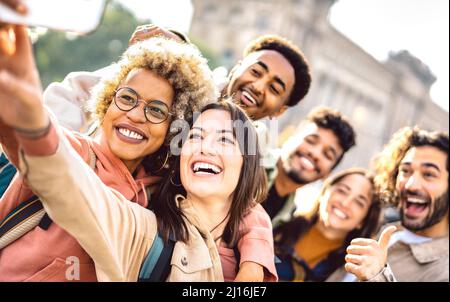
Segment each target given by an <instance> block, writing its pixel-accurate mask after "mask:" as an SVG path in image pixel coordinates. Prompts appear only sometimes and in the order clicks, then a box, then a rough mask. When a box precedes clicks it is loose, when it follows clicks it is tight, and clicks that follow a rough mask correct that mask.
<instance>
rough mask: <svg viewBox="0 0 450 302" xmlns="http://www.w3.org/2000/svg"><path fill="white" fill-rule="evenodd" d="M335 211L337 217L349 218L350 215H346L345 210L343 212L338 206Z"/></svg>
mask: <svg viewBox="0 0 450 302" xmlns="http://www.w3.org/2000/svg"><path fill="white" fill-rule="evenodd" d="M333 212H334V214H335V215H336V216H337V217H339V218H341V219H347V218H348V216H347V215H345V213H344V212H342V211H341V210H339V209H337V208H334V209H333Z"/></svg>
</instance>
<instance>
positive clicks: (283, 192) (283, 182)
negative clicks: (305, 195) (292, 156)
mask: <svg viewBox="0 0 450 302" xmlns="http://www.w3.org/2000/svg"><path fill="white" fill-rule="evenodd" d="M277 168H278V174H277V176H276V178H275V181H274V185H275V189H277V193H278V195H280V196H281V197H285V196H287V195H289V194H291V193H293V192H295V191H296V190H297V189H299V188H301V187H303V186H304V184H298V183H296V182H294V181H293V180H292V179H290V178H289V176H287V174H286V172H285V171H284V169H283V164H282V162H281V160H279V161H278V162H277Z"/></svg>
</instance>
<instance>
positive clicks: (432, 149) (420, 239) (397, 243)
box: [345, 128, 449, 282]
mask: <svg viewBox="0 0 450 302" xmlns="http://www.w3.org/2000/svg"><path fill="white" fill-rule="evenodd" d="M448 152H449V139H448V134H446V133H442V132H428V131H423V130H419V129H417V128H415V129H411V128H404V129H401V130H399V131H398V132H397V133H396V134H394V136H393V138H392V139H391V141H390V142H389V143H388V144H387V145H386V147H385V148H384V151H383V152H382V153H381V155H380V156H379V157H378V158H377V159H376V161H375V163H376V165H375V166H376V170H377V177H376V179H375V180H376V183H377V186H378V189H379V190H380V192H382V193H386V192H388V193H389V192H390V193H393V194H387V195H386V196H387V197H388V198H390V200H391V201H392V202H393V203H395V204H398V206H399V209H400V217H401V223H400V224H396V225H394V226H388V227H387V228H385V230H384V231H383V233H382V234H381V236H380V238H379V240H378V241H376V240H372V239H365V238H359V239H354V240H353V241H352V242H351V245H350V246H349V247H348V248H347V253H348V254H347V256H346V261H347V264H346V266H345V268H346V270H347V271H348V272H350V273H352V274H354V275H355V276H356V277H357V278H358V279H359V280H362V281H428V282H429V281H443V282H448V281H449V236H448V233H449V232H448V231H449V217H448V216H449V199H448V169H449V157H448ZM396 230H397V231H396Z"/></svg>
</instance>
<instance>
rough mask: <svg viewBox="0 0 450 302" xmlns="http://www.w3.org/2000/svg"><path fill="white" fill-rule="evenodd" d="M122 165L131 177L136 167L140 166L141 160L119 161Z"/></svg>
mask: <svg viewBox="0 0 450 302" xmlns="http://www.w3.org/2000/svg"><path fill="white" fill-rule="evenodd" d="M121 160H122V162H123V163H124V165H125V166H126V167H127V169H128V171H130V173H131V175H133V173H134V171H136V169H137V167H138V166H139V165H140V164H141V162H142V159H133V160H124V159H121Z"/></svg>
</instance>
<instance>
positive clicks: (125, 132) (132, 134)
mask: <svg viewBox="0 0 450 302" xmlns="http://www.w3.org/2000/svg"><path fill="white" fill-rule="evenodd" d="M119 132H120V133H122V134H123V135H125V136H126V137H130V138H134V139H137V140H142V139H144V137H143V136H142V135H140V134H139V133H136V132H134V131H130V130H129V129H125V128H119Z"/></svg>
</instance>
